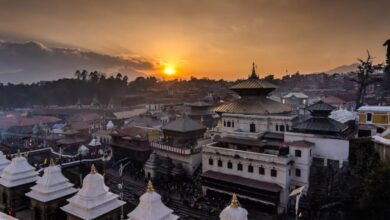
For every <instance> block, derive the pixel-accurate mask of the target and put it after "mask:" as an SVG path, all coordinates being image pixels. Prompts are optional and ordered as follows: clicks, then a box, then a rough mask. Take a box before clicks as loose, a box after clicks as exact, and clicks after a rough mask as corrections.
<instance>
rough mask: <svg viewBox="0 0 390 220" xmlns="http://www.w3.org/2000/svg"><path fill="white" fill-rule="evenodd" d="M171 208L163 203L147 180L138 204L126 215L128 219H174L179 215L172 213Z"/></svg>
mask: <svg viewBox="0 0 390 220" xmlns="http://www.w3.org/2000/svg"><path fill="white" fill-rule="evenodd" d="M172 213H173V210H172V209H170V208H168V207H167V206H165V205H164V203H162V201H161V196H160V195H159V194H158V193H156V192H155V191H154V189H153V185H152V182H151V181H149V183H148V186H147V189H146V193H144V194H143V195H142V196H141V198H140V202H139V204H138V206H137V207H136V208H135V209H134V210H133V211H132V212H130V213H129V214H128V215H127V216H128V217H129V218H128V220H176V219H178V218H179V217H178V216H176V215H174V214H172Z"/></svg>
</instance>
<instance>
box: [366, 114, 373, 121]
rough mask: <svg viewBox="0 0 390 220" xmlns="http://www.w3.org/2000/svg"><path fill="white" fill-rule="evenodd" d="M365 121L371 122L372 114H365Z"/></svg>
mask: <svg viewBox="0 0 390 220" xmlns="http://www.w3.org/2000/svg"><path fill="white" fill-rule="evenodd" d="M367 121H372V113H367Z"/></svg>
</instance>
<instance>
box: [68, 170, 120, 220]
mask: <svg viewBox="0 0 390 220" xmlns="http://www.w3.org/2000/svg"><path fill="white" fill-rule="evenodd" d="M118 197H119V196H118V195H116V194H114V193H111V192H109V189H108V187H107V186H106V184H105V183H104V178H103V176H102V175H100V174H99V173H97V172H96V168H95V166H94V165H92V167H91V173H90V174H88V175H87V176H86V177H85V178H84V180H83V187H82V188H81V189H80V191H79V192H78V193H77V194H76V195H75V196H73V197H72V198H70V199H68V202H69V204H67V205H65V206H63V207H61V209H62V210H63V211H65V212H66V213H67V214H68V219H72V220H73V219H105V217H108V216H110V218H111V219H114V220H116V219H119V218H120V212H119V210H120V207H121V206H123V205H124V204H125V202H123V201H121V200H119V199H118Z"/></svg>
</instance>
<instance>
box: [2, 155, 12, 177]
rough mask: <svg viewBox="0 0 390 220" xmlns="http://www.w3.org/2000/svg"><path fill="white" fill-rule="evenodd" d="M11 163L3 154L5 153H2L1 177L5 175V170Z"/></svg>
mask: <svg viewBox="0 0 390 220" xmlns="http://www.w3.org/2000/svg"><path fill="white" fill-rule="evenodd" d="M10 163H11V161H9V160H8V159H7V158H6V157H5V155H4V154H3V152H1V151H0V176H1V174H2V173H3V170H4V168H5V167H6V166H8V165H9V164H10Z"/></svg>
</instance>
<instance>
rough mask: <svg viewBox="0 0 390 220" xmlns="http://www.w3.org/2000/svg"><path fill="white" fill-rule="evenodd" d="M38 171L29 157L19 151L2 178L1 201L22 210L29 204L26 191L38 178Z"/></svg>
mask: <svg viewBox="0 0 390 220" xmlns="http://www.w3.org/2000/svg"><path fill="white" fill-rule="evenodd" d="M37 177H38V175H37V172H36V171H35V168H34V167H33V166H31V165H30V164H29V163H28V162H27V159H26V158H25V157H23V156H21V154H20V151H18V153H17V155H16V156H15V158H13V159H12V161H11V163H10V164H9V165H8V166H6V167H5V168H4V170H3V173H2V174H1V178H0V201H1V203H2V205H5V204H7V205H8V206H9V207H10V208H12V209H13V210H16V211H17V210H20V209H23V208H26V207H27V206H28V199H26V197H25V193H27V192H28V191H29V190H30V187H31V186H33V185H34V183H35V181H36V180H37Z"/></svg>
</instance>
